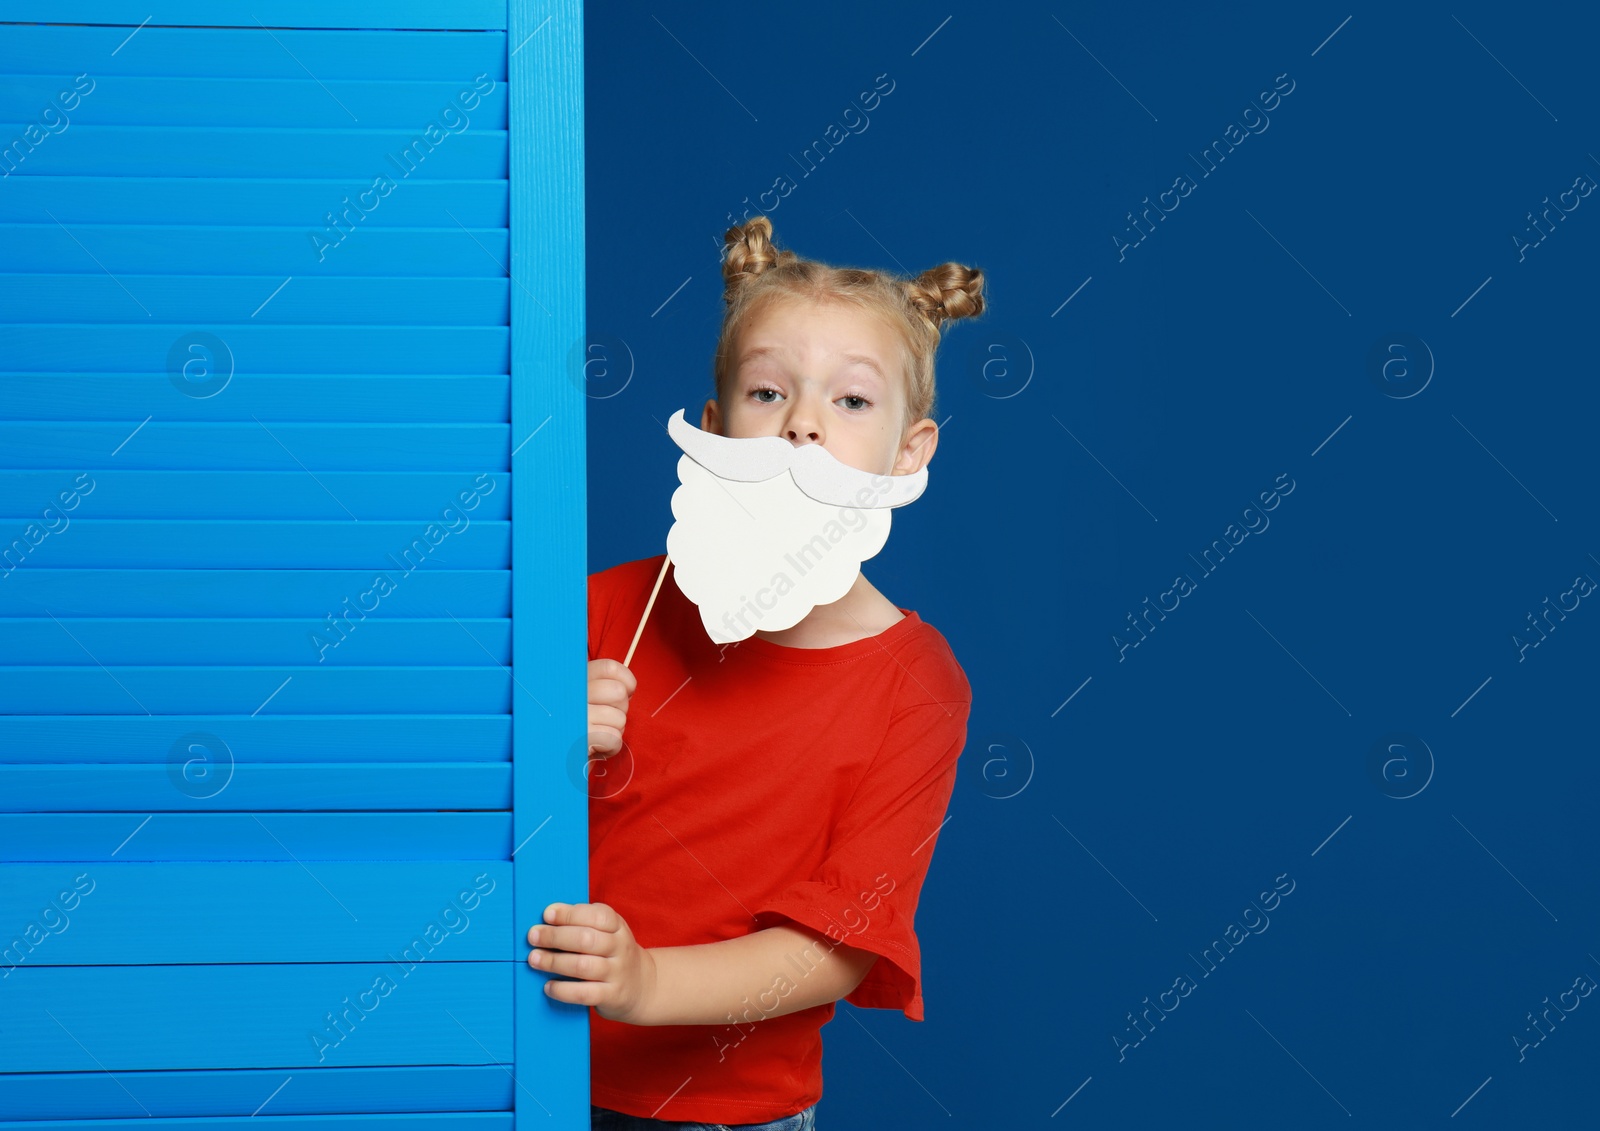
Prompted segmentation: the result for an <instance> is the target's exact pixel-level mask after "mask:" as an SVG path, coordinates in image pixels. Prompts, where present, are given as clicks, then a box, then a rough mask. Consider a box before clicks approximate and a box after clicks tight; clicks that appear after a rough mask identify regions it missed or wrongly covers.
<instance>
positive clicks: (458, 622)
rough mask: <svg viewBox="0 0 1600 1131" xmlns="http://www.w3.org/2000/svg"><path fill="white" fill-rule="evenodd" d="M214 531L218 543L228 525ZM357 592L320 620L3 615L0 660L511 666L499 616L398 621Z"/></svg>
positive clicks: (507, 625)
mask: <svg viewBox="0 0 1600 1131" xmlns="http://www.w3.org/2000/svg"><path fill="white" fill-rule="evenodd" d="M218 525H219V527H220V528H221V532H222V535H223V536H226V531H227V527H228V524H227V523H220V524H218ZM362 525H366V524H365V523H363V524H362ZM395 592H396V593H398V592H399V590H398V589H396V591H395ZM367 594H368V596H367V597H366V600H365V601H363V600H362V598H361V596H360V595H358V596H357V597H356V599H355V600H348V601H347V600H346V599H342V598H341V596H340V595H338V594H331V595H330V598H329V612H328V613H327V614H326V616H324V617H323V618H322V619H320V620H308V619H286V618H282V619H280V618H274V619H268V618H264V617H262V618H255V619H246V618H244V617H73V618H69V619H67V620H62V619H60V618H58V617H20V618H13V619H10V620H7V621H5V622H4V631H5V634H6V650H7V656H6V659H7V661H8V662H10V663H12V664H32V665H40V666H45V665H56V664H63V665H68V666H70V665H78V664H104V665H106V666H107V667H116V666H118V665H119V664H305V663H317V664H352V663H368V664H370V663H374V662H377V661H382V662H383V663H386V664H437V665H440V666H446V667H447V666H451V665H456V664H469V665H472V664H482V663H483V662H484V660H485V659H491V660H493V661H495V662H496V663H500V664H505V663H510V662H511V622H510V620H509V619H497V620H462V619H460V618H446V619H435V618H418V617H401V616H396V615H395V614H394V612H393V610H386V609H385V608H384V607H383V603H382V602H383V597H382V595H381V594H379V593H378V592H377V590H368V591H367ZM392 595H393V594H391V596H392ZM345 597H348V595H345ZM369 605H370V606H371V609H370V611H369V610H368V608H367V606H369ZM329 618H332V619H331V621H330V619H329Z"/></svg>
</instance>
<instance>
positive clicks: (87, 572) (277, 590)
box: [0, 566, 511, 617]
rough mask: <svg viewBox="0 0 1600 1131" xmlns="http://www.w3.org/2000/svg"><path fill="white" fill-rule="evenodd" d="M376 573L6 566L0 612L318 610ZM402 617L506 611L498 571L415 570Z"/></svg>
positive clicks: (367, 584) (505, 582)
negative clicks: (331, 595)
mask: <svg viewBox="0 0 1600 1131" xmlns="http://www.w3.org/2000/svg"><path fill="white" fill-rule="evenodd" d="M376 576H377V575H376V574H375V573H374V572H373V571H371V570H329V569H297V570H272V569H28V568H26V567H23V568H17V569H14V570H13V571H12V572H11V573H9V574H7V575H6V577H5V580H4V584H0V615H5V616H31V617H38V616H46V615H50V614H53V615H55V616H59V617H69V616H73V617H86V616H113V615H127V616H173V615H189V616H319V615H321V614H323V613H326V612H327V608H326V605H327V601H328V594H329V593H339V594H343V595H346V596H352V598H353V599H359V597H360V595H361V594H362V593H363V592H365V591H366V590H368V589H370V588H371V587H372V586H373V584H374V578H375V577H376ZM394 596H395V598H396V599H397V601H399V602H400V603H399V604H397V605H396V608H397V609H404V610H405V614H406V615H407V616H419V617H421V616H433V617H438V616H446V615H452V616H460V617H503V616H508V615H510V608H511V575H510V573H509V572H508V571H505V570H458V569H446V568H444V567H442V566H441V567H440V568H438V569H431V568H430V569H415V570H413V571H412V572H411V573H410V574H408V575H406V578H405V590H404V593H403V594H400V593H397V594H394Z"/></svg>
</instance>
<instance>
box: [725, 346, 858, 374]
mask: <svg viewBox="0 0 1600 1131" xmlns="http://www.w3.org/2000/svg"><path fill="white" fill-rule="evenodd" d="M783 352H786V351H783V350H780V349H779V348H778V347H777V346H756V347H755V348H754V349H749V350H746V351H745V352H744V354H743V355H742V356H740V358H739V364H740V365H743V364H745V363H746V362H750V361H754V360H756V359H757V358H760V357H766V356H768V355H771V354H779V353H783ZM839 356H840V358H841V359H842V360H844V361H847V362H851V363H853V364H856V365H865V366H866V367H867V368H869V369H871V370H872V371H873V372H874V373H876V374H877V375H878V379H879V380H880V381H881V380H883V379H884V377H883V367H882V366H880V365H879V364H878V362H877V359H875V358H873V357H871V356H869V355H868V354H864V353H846V354H840V355H839Z"/></svg>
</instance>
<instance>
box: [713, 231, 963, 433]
mask: <svg viewBox="0 0 1600 1131" xmlns="http://www.w3.org/2000/svg"><path fill="white" fill-rule="evenodd" d="M722 239H723V243H724V245H725V246H724V248H723V259H722V277H723V282H724V289H723V299H724V301H725V302H726V304H727V309H726V310H725V311H724V313H723V316H722V336H721V338H720V339H719V340H718V342H717V353H716V357H715V358H714V360H713V362H712V379H713V381H714V383H715V388H716V396H717V399H718V400H719V401H720V400H721V399H722V390H723V387H724V382H725V380H726V379H727V376H728V372H729V369H730V368H731V366H732V360H733V359H732V357H731V352H732V349H733V344H734V341H735V339H736V337H737V335H738V332H739V329H740V328H741V327H742V326H743V325H744V324H745V323H746V322H747V321H748V320H749V319H750V318H751V317H752V316H754V315H755V314H756V313H757V312H759V311H761V310H763V309H765V308H766V307H767V306H768V305H769V304H770V303H772V302H774V301H777V300H779V299H782V298H801V299H810V300H812V301H813V302H842V303H846V304H850V305H853V306H856V307H858V308H860V309H863V310H867V311H870V312H872V313H874V314H877V315H879V316H880V317H882V318H883V319H884V320H885V321H886V322H887V323H888V324H889V325H890V326H892V327H893V328H894V329H895V330H896V331H897V332H898V336H899V339H900V341H901V343H902V346H903V349H902V356H901V362H902V368H903V370H904V372H905V375H906V387H905V391H906V419H905V421H904V423H903V425H902V427H901V433H902V434H904V432H905V431H906V430H907V429H909V428H910V427H911V426H912V425H913V424H915V423H916V422H917V421H919V420H921V419H922V418H924V417H926V416H930V415H932V413H933V405H934V369H933V359H934V354H935V352H937V350H938V348H939V340H940V326H941V325H942V324H943V323H945V322H952V321H954V320H956V319H957V318H975V317H977V316H978V315H979V314H982V313H983V309H984V305H985V304H984V298H983V271H982V270H980V269H979V268H976V267H966V266H963V265H962V264H960V263H941V264H939V265H938V266H937V267H930V268H929V269H928V270H926V271H924V272H923V273H922V274H920V275H918V276H917V277H916V278H904V277H901V276H898V275H893V274H891V273H889V272H886V271H872V270H864V269H861V268H855V267H833V266H830V265H828V264H826V263H822V262H820V261H818V260H814V259H802V258H800V257H799V256H798V255H796V254H795V253H794V252H792V251H790V250H788V249H787V248H785V249H779V248H777V247H775V246H774V245H773V243H772V221H771V220H769V219H768V218H767V217H765V216H757V217H755V218H754V219H751V220H748V221H746V222H745V223H743V224H739V225H736V226H735V227H732V228H729V229H728V230H727V232H726V233H724V234H723V237H722Z"/></svg>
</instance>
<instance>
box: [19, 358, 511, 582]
mask: <svg viewBox="0 0 1600 1131" xmlns="http://www.w3.org/2000/svg"><path fill="white" fill-rule="evenodd" d="M453 380H457V381H465V380H468V379H467V378H454V379H453ZM493 380H501V381H503V380H504V378H493ZM30 419H31V418H30ZM119 419H120V418H119ZM85 474H86V475H87V478H86V479H84V480H83V484H84V486H86V487H87V486H88V485H89V484H91V483H92V484H93V485H94V489H93V491H92V492H90V494H88V495H84V494H81V493H79V492H75V491H74V490H72V489H71V488H72V485H73V484H75V483H76V482H78V479H77V476H76V475H73V476H70V477H69V478H68V479H67V480H66V481H65V483H63V480H62V476H61V472H59V471H0V536H3V535H4V533H5V531H6V530H7V525H6V523H5V519H7V518H12V519H33V518H38V517H40V516H41V515H42V513H43V511H44V508H45V507H47V506H51V507H55V508H57V509H58V510H61V509H62V508H61V502H62V500H61V499H60V496H61V494H62V493H63V491H65V493H66V495H67V499H66V502H67V503H69V504H71V509H70V510H66V511H64V512H63V513H64V515H65V516H66V517H68V518H69V519H70V518H72V517H74V516H76V517H79V518H86V517H93V518H96V519H108V518H160V517H166V516H169V515H171V516H178V517H182V518H188V519H203V518H218V519H235V520H244V519H285V520H287V519H291V518H305V517H307V516H308V515H311V514H318V513H326V514H328V516H329V517H332V518H341V517H348V516H347V515H346V514H345V512H344V511H343V510H341V509H340V508H339V505H338V504H335V503H333V502H332V499H333V498H336V499H338V500H339V503H341V504H343V505H344V506H345V507H348V508H349V510H350V513H351V514H354V515H355V516H356V518H357V519H358V520H360V521H362V522H367V521H374V520H383V519H408V520H410V519H415V520H420V522H423V523H426V522H432V521H433V520H434V519H441V520H443V521H450V522H454V523H456V524H457V525H459V524H460V523H461V522H462V521H463V519H465V520H466V521H469V522H474V523H475V522H495V521H504V520H505V519H506V518H507V517H508V515H509V514H510V494H511V476H510V474H509V473H507V472H503V471H498V472H484V473H482V474H481V475H466V474H463V473H461V472H444V471H387V472H369V471H328V472H323V473H321V474H319V475H318V476H317V477H316V478H315V479H313V478H312V477H311V476H309V475H307V474H306V473H305V472H303V471H121V470H110V471H100V470H96V471H90V472H87V473H85ZM75 493H76V494H77V495H78V501H77V502H73V495H74V494H75ZM330 496H332V498H330ZM447 507H456V508H458V509H459V510H461V511H462V517H461V518H455V517H451V518H449V519H445V518H444V515H443V513H442V512H443V511H444V510H445V508H447ZM330 508H332V509H331V510H330ZM11 525H16V523H12V524H11ZM418 529H421V527H420V525H419V526H418ZM0 568H3V567H0Z"/></svg>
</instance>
